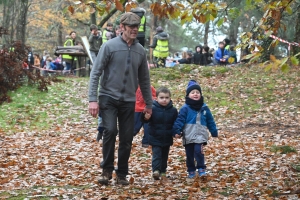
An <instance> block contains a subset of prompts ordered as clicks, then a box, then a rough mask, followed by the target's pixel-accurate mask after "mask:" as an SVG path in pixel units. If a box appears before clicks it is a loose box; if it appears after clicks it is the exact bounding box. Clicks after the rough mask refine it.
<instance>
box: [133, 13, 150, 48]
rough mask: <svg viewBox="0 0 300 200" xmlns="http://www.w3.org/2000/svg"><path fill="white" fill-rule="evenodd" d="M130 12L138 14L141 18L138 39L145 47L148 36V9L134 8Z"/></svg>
mask: <svg viewBox="0 0 300 200" xmlns="http://www.w3.org/2000/svg"><path fill="white" fill-rule="evenodd" d="M130 12H133V13H135V14H137V15H138V16H139V17H140V18H141V24H140V27H139V32H138V36H137V39H138V40H139V43H140V44H141V45H142V46H143V47H144V46H145V36H146V17H145V14H146V10H145V9H144V8H132V9H131V10H130Z"/></svg>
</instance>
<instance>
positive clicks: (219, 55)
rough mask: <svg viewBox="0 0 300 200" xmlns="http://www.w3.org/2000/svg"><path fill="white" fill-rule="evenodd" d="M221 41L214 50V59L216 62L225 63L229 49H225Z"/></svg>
mask: <svg viewBox="0 0 300 200" xmlns="http://www.w3.org/2000/svg"><path fill="white" fill-rule="evenodd" d="M224 46H225V45H224V43H223V42H219V48H218V49H217V51H216V52H215V61H216V63H217V64H221V65H222V64H223V65H225V64H227V62H228V58H229V51H228V50H227V49H225V47H224Z"/></svg>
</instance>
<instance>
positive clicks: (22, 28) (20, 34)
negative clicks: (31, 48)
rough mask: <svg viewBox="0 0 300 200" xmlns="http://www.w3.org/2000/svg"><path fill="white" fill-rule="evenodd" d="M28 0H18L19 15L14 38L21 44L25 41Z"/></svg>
mask: <svg viewBox="0 0 300 200" xmlns="http://www.w3.org/2000/svg"><path fill="white" fill-rule="evenodd" d="M28 7H29V6H28V0H20V4H19V15H18V19H17V27H16V29H17V33H16V39H17V40H20V41H21V42H22V44H25V42H26V25H27V12H28Z"/></svg>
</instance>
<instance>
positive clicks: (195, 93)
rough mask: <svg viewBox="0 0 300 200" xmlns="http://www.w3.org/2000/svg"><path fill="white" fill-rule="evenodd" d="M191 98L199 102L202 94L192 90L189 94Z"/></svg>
mask: <svg viewBox="0 0 300 200" xmlns="http://www.w3.org/2000/svg"><path fill="white" fill-rule="evenodd" d="M189 98H190V99H193V100H196V101H197V100H199V99H200V98H201V94H200V91H199V90H196V89H194V90H192V91H191V92H190V93H189Z"/></svg>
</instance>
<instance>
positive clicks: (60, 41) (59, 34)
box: [57, 22, 63, 46]
mask: <svg viewBox="0 0 300 200" xmlns="http://www.w3.org/2000/svg"><path fill="white" fill-rule="evenodd" d="M62 30H63V27H62V23H61V22H59V23H58V26H57V45H58V46H62V45H63V32H62Z"/></svg>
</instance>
